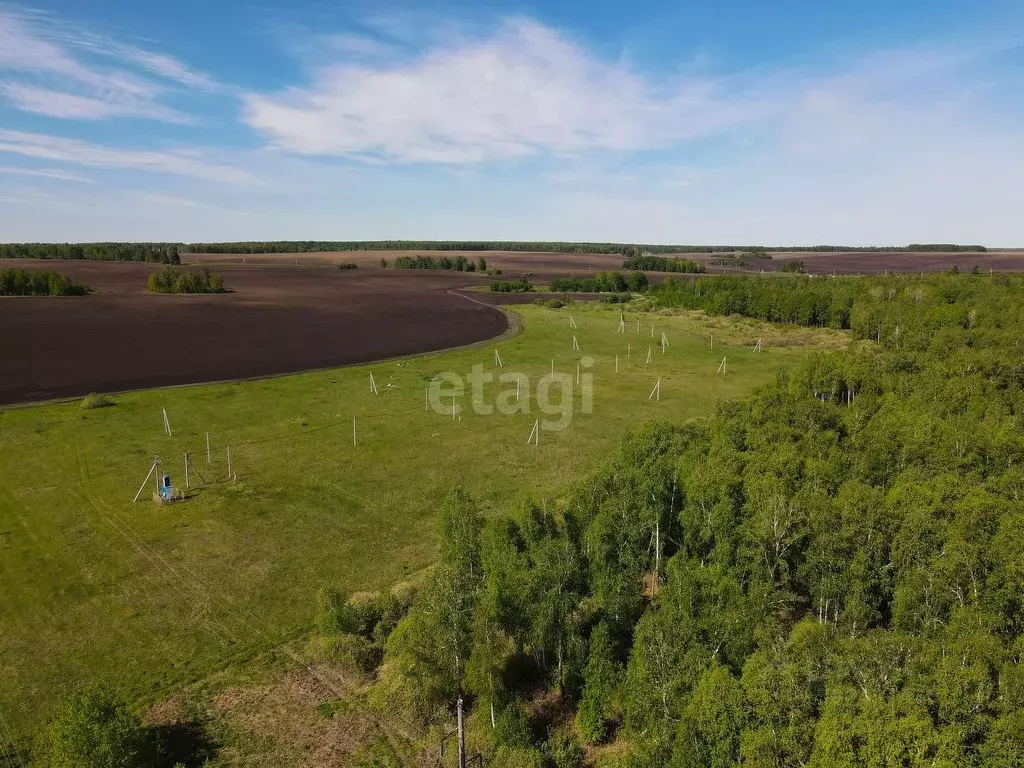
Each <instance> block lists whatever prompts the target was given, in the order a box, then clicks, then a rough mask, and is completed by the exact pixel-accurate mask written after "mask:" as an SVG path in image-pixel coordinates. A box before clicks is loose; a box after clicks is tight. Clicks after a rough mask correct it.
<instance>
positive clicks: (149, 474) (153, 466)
mask: <svg viewBox="0 0 1024 768" xmlns="http://www.w3.org/2000/svg"><path fill="white" fill-rule="evenodd" d="M159 466H160V457H159V456H156V457H154V458H153V463H152V464H150V465H149V472H147V473H146V479H145V480H143V481H142V485H140V486H139V492H138V493H136V494H135V498H134V499H132V504H134V503H135V502H136V501H138V500H139V496H141V495H142V491H143V490H144V489H145V488H146V483H148V482H149V478H150V477H152V476H153V472H154V470H156V468H157V467H159ZM156 482H157V487H159V485H160V478H159V477H157V481H156Z"/></svg>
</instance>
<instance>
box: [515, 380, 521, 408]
mask: <svg viewBox="0 0 1024 768" xmlns="http://www.w3.org/2000/svg"><path fill="white" fill-rule="evenodd" d="M520 381H521V379H520V378H519V377H518V376H516V402H517V403H518V402H519V382H520Z"/></svg>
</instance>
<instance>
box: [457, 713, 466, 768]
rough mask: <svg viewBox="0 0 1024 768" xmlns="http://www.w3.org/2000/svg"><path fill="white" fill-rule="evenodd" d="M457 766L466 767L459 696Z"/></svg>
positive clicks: (464, 732) (463, 730)
mask: <svg viewBox="0 0 1024 768" xmlns="http://www.w3.org/2000/svg"><path fill="white" fill-rule="evenodd" d="M458 719H459V726H458V727H459V768H466V729H465V728H464V727H463V725H462V697H461V696H459V704H458Z"/></svg>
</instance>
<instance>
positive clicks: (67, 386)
mask: <svg viewBox="0 0 1024 768" xmlns="http://www.w3.org/2000/svg"><path fill="white" fill-rule="evenodd" d="M4 267H18V268H28V269H56V270H57V271H59V272H61V273H63V274H65V275H67V276H68V277H70V278H72V279H73V280H76V281H80V282H84V283H87V284H88V285H90V286H92V288H93V289H94V293H93V294H92V295H91V296H83V297H52V298H51V297H44V298H38V297H26V298H0V403H2V404H9V403H18V402H25V401H37V400H47V399H52V398H60V397H74V396H78V395H84V394H86V393H88V392H113V391H121V390H129V389H140V388H144V387H154V386H166V385H172V384H192V383H199V382H204V381H220V380H226V379H241V378H250V377H257V376H268V375H273V374H280V373H290V372H294V371H302V370H310V369H315V368H327V367H331V366H339V365H348V364H353V363H362V362H368V361H372V360H377V359H381V358H389V357H397V356H401V355H409V354H415V353H418V352H428V351H433V350H439V349H446V348H449V347H455V346H461V345H464V344H470V343H472V342H477V341H482V340H484V339H489V338H492V337H494V336H498V335H499V334H501V333H503V332H504V331H505V330H506V329H507V327H508V321H507V319H506V317H505V315H504V314H503V313H502V312H501V311H500V310H498V309H496V308H492V307H488V306H485V305H483V304H480V303H476V302H472V301H468V300H467V299H465V298H463V297H461V296H459V295H457V294H455V293H449V290H450V289H452V288H458V287H464V286H467V285H473V284H477V283H479V282H480V281H479V280H478V279H475V278H472V277H469V276H466V275H459V274H450V273H443V272H415V273H413V272H407V271H397V270H381V269H358V270H348V271H342V270H338V269H334V268H331V267H326V266H323V267H316V266H308V267H298V268H296V267H285V266H268V265H252V264H247V265H245V266H229V265H222V266H217V267H215V268H214V270H213V271H214V272H216V273H217V274H220V275H222V276H223V278H224V282H225V285H227V286H228V287H229V288H230V289H232V291H233V292H232V293H228V294H221V295H208V296H155V295H149V294H147V293H146V290H145V286H146V278H147V276H148V275H149V273H150V272H153V271H155V270H157V269H158V267H157V266H156V265H151V264H132V263H121V262H73V261H46V262H39V261H20V260H19V261H0V268H4Z"/></svg>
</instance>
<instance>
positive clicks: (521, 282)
mask: <svg viewBox="0 0 1024 768" xmlns="http://www.w3.org/2000/svg"><path fill="white" fill-rule="evenodd" d="M488 289H489V290H490V291H492V292H494V293H528V292H529V291H532V290H533V284H532V283H531V282H530V281H529V280H527V279H526V278H525V277H521V278H519V279H518V280H505V281H498V282H496V283H491V284H490V286H488Z"/></svg>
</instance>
